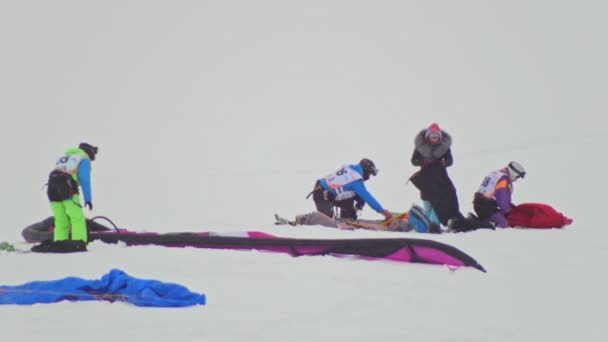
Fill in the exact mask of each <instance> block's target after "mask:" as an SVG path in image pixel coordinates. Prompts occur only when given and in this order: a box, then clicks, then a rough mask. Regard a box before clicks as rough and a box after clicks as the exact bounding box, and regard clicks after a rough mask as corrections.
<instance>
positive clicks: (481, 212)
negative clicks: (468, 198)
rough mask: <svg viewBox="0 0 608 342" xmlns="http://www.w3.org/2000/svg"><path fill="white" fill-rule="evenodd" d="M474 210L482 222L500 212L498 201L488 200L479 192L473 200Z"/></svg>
mask: <svg viewBox="0 0 608 342" xmlns="http://www.w3.org/2000/svg"><path fill="white" fill-rule="evenodd" d="M473 209H475V213H476V214H477V217H479V219H480V220H487V219H489V218H490V217H492V215H494V214H495V213H496V212H497V211H499V210H500V208H498V203H496V200H494V199H491V198H486V197H484V196H483V195H482V194H480V193H478V192H476V193H475V197H474V198H473Z"/></svg>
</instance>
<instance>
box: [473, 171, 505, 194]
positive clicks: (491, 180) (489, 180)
mask: <svg viewBox="0 0 608 342" xmlns="http://www.w3.org/2000/svg"><path fill="white" fill-rule="evenodd" d="M504 176H506V175H505V174H504V173H502V172H500V171H494V172H492V173H490V174H489V175H488V176H487V177H486V178H485V179H484V180H483V182H482V183H481V185H480V186H479V190H477V191H478V192H479V193H480V194H482V195H484V196H485V197H494V193H495V192H496V184H498V181H499V180H500V178H502V177H504Z"/></svg>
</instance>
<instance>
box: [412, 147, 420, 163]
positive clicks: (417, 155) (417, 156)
mask: <svg viewBox="0 0 608 342" xmlns="http://www.w3.org/2000/svg"><path fill="white" fill-rule="evenodd" d="M412 165H414V166H420V165H422V155H421V154H420V152H418V150H417V149H414V153H413V154H412Z"/></svg>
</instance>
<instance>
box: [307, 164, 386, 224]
mask: <svg viewBox="0 0 608 342" xmlns="http://www.w3.org/2000/svg"><path fill="white" fill-rule="evenodd" d="M377 174H378V169H377V168H376V165H375V164H374V162H373V161H371V160H369V159H367V158H363V159H361V161H360V162H359V163H358V164H351V165H346V166H344V167H342V168H340V169H339V170H338V171H336V172H334V173H332V174H329V175H327V176H325V177H323V178H321V179H318V180H317V182H316V183H315V186H314V189H313V191H312V192H311V193H310V194H309V195H308V196H307V197H306V198H308V197H310V195H312V198H313V200H314V202H315V206H316V208H317V211H319V212H320V213H323V214H325V216H328V217H329V218H330V219H333V218H334V217H337V216H338V215H335V214H334V207H336V208H339V209H340V215H339V217H340V218H342V219H349V220H356V219H357V210H361V209H363V206H364V205H365V204H366V203H367V204H369V206H370V207H371V208H372V209H374V210H375V211H376V212H378V213H380V214H382V215H383V216H384V217H385V218H386V219H390V218H391V217H392V215H391V213H390V212H389V211H388V210H386V209H384V208H383V207H382V205H380V203H379V202H378V201H377V200H376V199H375V198H374V196H372V194H370V193H369V191H367V188H366V187H365V184H364V182H365V181H367V180H369V177H370V176H376V175H377ZM355 202H356V203H355Z"/></svg>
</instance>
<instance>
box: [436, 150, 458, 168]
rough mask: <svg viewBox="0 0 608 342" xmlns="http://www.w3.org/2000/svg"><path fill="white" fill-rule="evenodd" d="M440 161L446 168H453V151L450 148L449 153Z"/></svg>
mask: <svg viewBox="0 0 608 342" xmlns="http://www.w3.org/2000/svg"><path fill="white" fill-rule="evenodd" d="M439 159H440V160H441V161H442V164H443V165H444V166H445V167H448V166H452V164H453V163H454V159H452V150H451V149H449V148H448V151H447V152H446V153H445V154H444V155H443V156H442V157H441V158H439Z"/></svg>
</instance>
